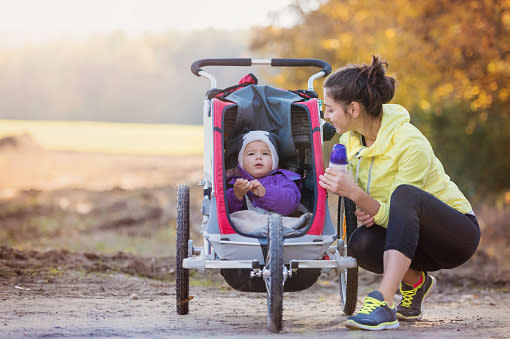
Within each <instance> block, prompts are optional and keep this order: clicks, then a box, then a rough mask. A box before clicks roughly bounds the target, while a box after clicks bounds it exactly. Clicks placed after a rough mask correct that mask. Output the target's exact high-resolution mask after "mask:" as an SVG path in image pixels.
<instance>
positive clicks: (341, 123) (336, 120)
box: [324, 88, 352, 134]
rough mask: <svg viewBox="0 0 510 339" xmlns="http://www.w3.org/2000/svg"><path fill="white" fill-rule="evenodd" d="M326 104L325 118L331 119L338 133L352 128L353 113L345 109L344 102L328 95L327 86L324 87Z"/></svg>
mask: <svg viewBox="0 0 510 339" xmlns="http://www.w3.org/2000/svg"><path fill="white" fill-rule="evenodd" d="M324 106H325V110H324V118H326V119H328V120H329V121H331V123H332V124H333V126H335V129H336V132H337V133H338V134H342V133H345V132H347V131H349V130H351V120H352V117H351V115H350V114H349V113H347V111H346V110H345V109H344V105H343V104H341V103H339V102H336V101H335V100H334V99H333V98H332V97H331V96H329V95H328V92H327V89H326V88H324Z"/></svg>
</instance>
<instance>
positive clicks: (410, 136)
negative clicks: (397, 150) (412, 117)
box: [393, 122, 430, 147]
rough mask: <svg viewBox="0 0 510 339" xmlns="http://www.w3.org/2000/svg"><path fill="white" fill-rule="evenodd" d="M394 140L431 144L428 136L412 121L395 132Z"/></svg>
mask: <svg viewBox="0 0 510 339" xmlns="http://www.w3.org/2000/svg"><path fill="white" fill-rule="evenodd" d="M393 140H394V142H396V143H398V144H412V145H422V146H425V147H429V146H430V142H429V140H428V139H427V137H426V136H425V135H424V134H423V133H422V132H421V131H420V130H419V129H418V128H417V127H416V126H414V125H413V124H412V123H410V122H408V123H405V124H402V125H400V126H399V128H397V130H396V131H395V133H394V134H393Z"/></svg>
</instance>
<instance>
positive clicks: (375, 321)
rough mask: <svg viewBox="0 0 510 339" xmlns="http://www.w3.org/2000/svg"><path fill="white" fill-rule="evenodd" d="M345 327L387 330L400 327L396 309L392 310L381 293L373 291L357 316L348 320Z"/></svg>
mask: <svg viewBox="0 0 510 339" xmlns="http://www.w3.org/2000/svg"><path fill="white" fill-rule="evenodd" d="M345 326H347V327H348V328H350V329H355V330H357V329H361V330H372V331H378V330H387V329H392V328H397V327H398V326H399V324H398V319H397V314H396V311H395V308H390V307H389V306H388V304H387V303H386V301H384V297H383V295H382V294H381V292H379V291H372V292H370V293H369V294H368V296H367V297H366V298H365V303H364V304H363V307H362V308H361V310H360V311H359V312H358V314H356V315H355V316H351V317H349V318H347V321H346V322H345Z"/></svg>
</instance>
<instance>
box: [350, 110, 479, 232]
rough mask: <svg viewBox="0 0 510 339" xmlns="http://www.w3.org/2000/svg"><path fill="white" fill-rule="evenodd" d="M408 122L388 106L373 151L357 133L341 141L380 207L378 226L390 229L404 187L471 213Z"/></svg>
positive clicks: (356, 173)
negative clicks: (393, 205) (393, 200)
mask: <svg viewBox="0 0 510 339" xmlns="http://www.w3.org/2000/svg"><path fill="white" fill-rule="evenodd" d="M409 121H410V118H409V113H408V112H407V110H406V109H405V108H404V107H402V106H400V105H390V104H387V105H383V116H382V121H381V128H380V129H379V132H378V133H377V138H376V140H375V142H374V143H373V144H372V145H371V146H370V147H366V146H363V143H362V141H361V135H360V134H359V133H357V132H354V131H350V132H348V133H344V134H342V136H341V137H340V143H342V144H344V145H345V147H346V148H347V157H348V159H349V163H350V164H351V169H352V171H353V175H354V176H355V177H356V181H357V183H358V185H359V186H360V187H361V188H362V189H363V190H365V192H367V193H368V194H369V195H370V196H371V197H372V198H374V199H376V200H377V201H378V202H379V204H380V205H381V207H380V208H379V211H378V212H377V214H376V215H375V216H374V221H375V223H376V224H377V225H380V226H383V227H388V219H389V212H390V197H391V194H392V193H393V191H394V190H395V188H397V187H398V186H399V185H402V184H409V185H413V186H416V187H418V188H421V189H422V190H424V191H426V192H429V193H430V194H432V195H434V196H435V197H436V198H438V199H440V200H441V201H443V202H445V203H446V204H448V205H449V206H451V207H453V208H454V209H456V210H457V211H459V212H461V213H464V214H465V213H470V212H471V213H472V208H471V205H470V203H469V201H468V200H467V199H466V197H465V196H464V194H462V192H461V191H460V190H459V188H458V187H457V185H455V183H454V182H452V181H451V180H450V177H449V176H448V175H447V174H446V173H445V171H444V169H443V165H442V164H441V162H440V161H439V159H438V158H436V156H435V155H434V151H433V150H432V146H431V145H430V143H429V141H428V140H427V138H425V136H424V135H423V134H422V133H421V132H420V131H419V130H418V129H417V128H416V127H414V126H413V125H412V124H411V123H410V122H409Z"/></svg>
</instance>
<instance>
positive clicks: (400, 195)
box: [391, 184, 424, 204]
mask: <svg viewBox="0 0 510 339" xmlns="http://www.w3.org/2000/svg"><path fill="white" fill-rule="evenodd" d="M421 192H424V191H423V190H422V189H420V188H418V187H416V186H413V185H408V184H402V185H399V186H397V188H395V190H394V191H393V193H392V194H391V204H393V203H394V202H397V201H398V202H401V201H409V200H410V199H414V198H415V197H417V196H419V194H420V193H421Z"/></svg>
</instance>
